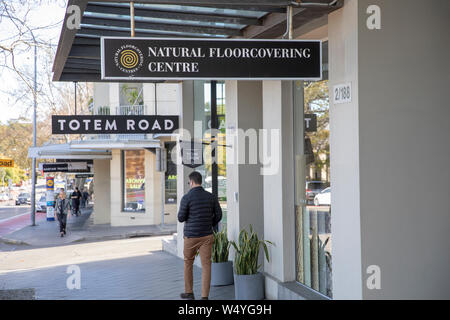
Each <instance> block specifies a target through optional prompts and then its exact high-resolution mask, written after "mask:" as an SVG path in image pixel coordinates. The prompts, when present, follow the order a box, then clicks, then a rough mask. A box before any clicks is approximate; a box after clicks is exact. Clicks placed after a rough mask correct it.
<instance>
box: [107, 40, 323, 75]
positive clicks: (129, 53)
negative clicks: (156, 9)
mask: <svg viewBox="0 0 450 320" xmlns="http://www.w3.org/2000/svg"><path fill="white" fill-rule="evenodd" d="M101 59H102V67H101V71H102V79H104V80H136V81H140V80H160V79H164V80H187V79H217V80H220V79H242V80H256V79H259V80H264V79H267V80H274V79H279V80H320V79H321V78H322V42H321V41H320V40H248V39H245V40H241V39H176V38H117V37H102V38H101Z"/></svg>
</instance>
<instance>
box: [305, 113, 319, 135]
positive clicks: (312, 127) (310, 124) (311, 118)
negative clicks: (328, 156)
mask: <svg viewBox="0 0 450 320" xmlns="http://www.w3.org/2000/svg"><path fill="white" fill-rule="evenodd" d="M316 131H317V115H316V114H315V113H309V114H305V132H316Z"/></svg>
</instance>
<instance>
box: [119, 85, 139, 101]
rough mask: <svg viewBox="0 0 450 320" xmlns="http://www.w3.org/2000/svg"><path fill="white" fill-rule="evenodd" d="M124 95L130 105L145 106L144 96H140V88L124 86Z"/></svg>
mask: <svg viewBox="0 0 450 320" xmlns="http://www.w3.org/2000/svg"><path fill="white" fill-rule="evenodd" d="M122 93H123V94H124V96H125V98H126V100H127V101H128V103H129V104H130V105H138V106H141V105H143V104H144V100H143V98H142V94H140V90H139V89H138V88H136V87H130V86H129V85H127V84H124V85H123V86H122Z"/></svg>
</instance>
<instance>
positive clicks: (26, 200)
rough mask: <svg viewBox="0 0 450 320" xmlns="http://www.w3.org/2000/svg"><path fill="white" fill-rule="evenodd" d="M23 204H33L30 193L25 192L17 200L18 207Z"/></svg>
mask: <svg viewBox="0 0 450 320" xmlns="http://www.w3.org/2000/svg"><path fill="white" fill-rule="evenodd" d="M21 204H31V196H30V194H29V193H26V192H23V193H21V194H19V196H18V197H17V199H16V206H20V205H21Z"/></svg>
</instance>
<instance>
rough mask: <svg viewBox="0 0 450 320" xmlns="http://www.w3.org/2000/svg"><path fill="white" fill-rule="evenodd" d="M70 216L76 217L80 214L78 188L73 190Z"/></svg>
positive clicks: (79, 193)
mask: <svg viewBox="0 0 450 320" xmlns="http://www.w3.org/2000/svg"><path fill="white" fill-rule="evenodd" d="M71 198H72V209H73V212H72V214H74V215H76V216H78V215H79V214H80V201H81V192H80V190H78V188H75V191H74V192H73V193H72V196H71Z"/></svg>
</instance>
